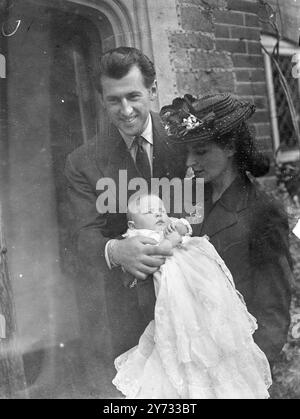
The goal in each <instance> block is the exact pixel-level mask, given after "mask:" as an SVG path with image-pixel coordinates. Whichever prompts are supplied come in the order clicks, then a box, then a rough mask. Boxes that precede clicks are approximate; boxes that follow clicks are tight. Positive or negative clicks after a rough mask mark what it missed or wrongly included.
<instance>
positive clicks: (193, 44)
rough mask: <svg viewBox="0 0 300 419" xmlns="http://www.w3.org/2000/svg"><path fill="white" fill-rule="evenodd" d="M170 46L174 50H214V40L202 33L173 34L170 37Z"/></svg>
mask: <svg viewBox="0 0 300 419" xmlns="http://www.w3.org/2000/svg"><path fill="white" fill-rule="evenodd" d="M170 44H171V47H174V48H176V49H177V48H186V49H190V48H196V49H197V48H198V49H204V50H211V49H213V48H214V40H213V38H212V37H210V36H207V35H204V34H202V33H199V32H198V33H197V32H191V33H173V34H171V35H170Z"/></svg>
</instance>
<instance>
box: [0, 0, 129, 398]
mask: <svg viewBox="0 0 300 419" xmlns="http://www.w3.org/2000/svg"><path fill="white" fill-rule="evenodd" d="M92 3H93V7H92ZM12 4H13V7H11V8H10V10H9V13H10V19H12V20H14V19H18V20H20V21H21V25H20V27H19V29H18V31H17V32H16V34H15V35H14V36H12V37H9V38H8V39H7V40H6V41H7V44H8V45H7V49H8V54H7V71H8V77H7V79H6V82H7V86H6V87H7V110H8V113H7V121H6V125H7V137H8V138H7V139H4V138H1V143H3V144H5V147H6V152H5V155H6V156H7V157H6V159H5V162H4V164H5V170H6V176H7V179H8V188H7V196H6V198H7V199H5V201H6V203H7V208H6V214H8V218H7V220H6V224H7V240H8V247H9V255H10V257H9V261H10V270H11V272H12V277H13V278H14V293H15V297H16V298H15V300H16V309H17V321H18V328H19V339H18V340H19V346H20V349H21V351H22V353H23V355H24V359H25V366H26V372H27V379H28V384H29V386H30V390H31V392H32V395H33V396H35V397H56V396H57V395H58V393H59V396H60V397H63V396H64V392H66V394H65V395H66V396H70V394H68V391H70V390H72V389H74V388H75V390H74V391H76V385H75V384H74V379H76V377H77V373H78V371H76V368H75V369H73V366H74V364H75V365H76V361H75V363H73V362H71V363H70V362H69V360H70V359H71V358H72V356H74V357H75V358H76V356H77V355H76V341H77V340H78V339H79V338H80V335H79V328H78V319H77V317H78V316H77V306H76V299H75V295H74V287H73V282H72V281H73V279H74V278H73V276H74V275H75V273H74V271H73V264H72V257H71V256H70V252H69V233H68V221H69V215H68V211H67V209H66V192H65V180H64V175H63V169H64V162H65V158H66V155H67V154H68V153H70V152H71V151H72V150H74V149H75V148H77V147H78V146H80V145H81V144H82V143H83V142H85V141H89V140H90V139H91V138H92V137H93V135H94V133H95V131H96V125H97V124H99V125H100V127H101V115H102V113H101V109H99V103H98V100H97V95H96V94H95V90H94V88H93V84H92V76H91V73H92V70H93V68H94V66H95V65H96V63H97V60H98V59H99V57H100V56H101V54H102V52H103V51H105V50H106V49H108V48H112V47H114V46H116V45H119V44H121V43H125V42H126V43H127V42H128V45H132V44H134V42H135V41H134V36H133V35H132V31H131V29H128V28H129V26H130V25H129V18H128V16H127V14H126V13H125V11H124V10H123V11H124V14H123V16H122V10H121V9H120V8H118V7H116V5H117V2H115V1H112V2H110V4H111V6H109V2H107V1H99V2H97V7H96V2H92V1H60V0H51V1H50V0H14V1H13V3H12ZM124 31H125V32H124ZM104 120H105V118H103V120H102V121H104ZM74 342H75V344H74ZM69 348H70V349H69ZM66 360H67V361H66ZM74 377H75V378H74ZM97 378H99V377H97V376H96V377H95V379H97ZM66 383H69V384H70V385H69V384H66ZM72 391H73V390H72ZM52 392H53V393H52ZM72 396H73V397H74V396H76V395H74V394H73V395H72ZM104 396H105V395H104ZM106 396H107V395H106Z"/></svg>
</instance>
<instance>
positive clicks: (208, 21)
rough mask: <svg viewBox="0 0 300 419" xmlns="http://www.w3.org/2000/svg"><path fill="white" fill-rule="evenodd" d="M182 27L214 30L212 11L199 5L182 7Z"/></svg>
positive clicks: (189, 29)
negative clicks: (198, 6)
mask: <svg viewBox="0 0 300 419" xmlns="http://www.w3.org/2000/svg"><path fill="white" fill-rule="evenodd" d="M181 22H182V28H183V29H184V30H188V31H201V32H214V24H213V18H212V13H211V12H210V11H207V10H201V9H199V8H197V7H182V8H181Z"/></svg>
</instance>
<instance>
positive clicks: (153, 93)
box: [150, 80, 157, 101]
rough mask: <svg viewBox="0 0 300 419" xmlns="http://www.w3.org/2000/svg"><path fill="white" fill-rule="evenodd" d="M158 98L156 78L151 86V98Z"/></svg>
mask: <svg viewBox="0 0 300 419" xmlns="http://www.w3.org/2000/svg"><path fill="white" fill-rule="evenodd" d="M156 98H157V81H156V80H154V82H153V84H152V86H151V87H150V100H152V101H153V100H155V99H156Z"/></svg>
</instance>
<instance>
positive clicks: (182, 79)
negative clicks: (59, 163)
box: [169, 0, 272, 154]
mask: <svg viewBox="0 0 300 419" xmlns="http://www.w3.org/2000/svg"><path fill="white" fill-rule="evenodd" d="M257 11H258V6H257V2H256V0H177V13H178V19H179V26H180V30H179V31H176V32H170V34H169V43H170V49H171V60H172V65H173V71H175V73H176V80H177V91H178V94H179V95H183V94H184V93H192V94H194V95H200V94H203V93H205V92H214V91H215V92H232V93H234V94H236V95H238V96H239V97H241V98H245V99H247V100H249V101H252V102H253V103H255V105H256V107H257V112H256V114H255V115H254V117H253V118H252V120H251V123H252V125H253V129H254V130H255V133H256V138H257V141H258V145H259V147H260V149H261V150H263V151H265V152H267V153H270V154H271V153H272V140H271V126H270V115H269V109H268V100H267V90H266V81H265V70H264V60H263V55H262V52H261V48H260V31H261V29H260V22H259V19H258V16H257Z"/></svg>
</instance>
